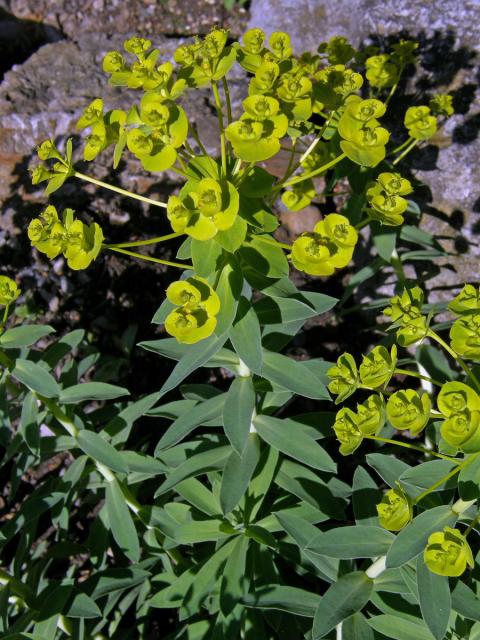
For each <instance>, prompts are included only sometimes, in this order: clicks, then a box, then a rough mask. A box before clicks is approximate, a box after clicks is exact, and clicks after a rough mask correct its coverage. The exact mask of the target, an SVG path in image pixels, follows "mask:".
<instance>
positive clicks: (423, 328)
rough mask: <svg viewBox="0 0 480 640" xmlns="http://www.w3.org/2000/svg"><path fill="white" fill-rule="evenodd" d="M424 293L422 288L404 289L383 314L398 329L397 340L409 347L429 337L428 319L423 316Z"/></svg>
mask: <svg viewBox="0 0 480 640" xmlns="http://www.w3.org/2000/svg"><path fill="white" fill-rule="evenodd" d="M422 304H423V291H422V290H421V289H420V287H412V288H411V289H404V290H403V292H402V294H401V295H400V296H393V298H391V299H390V306H389V307H387V308H386V309H384V311H383V313H384V314H385V315H386V316H390V318H391V319H392V322H393V323H394V326H396V327H397V340H398V343H399V344H400V345H402V346H409V345H411V344H415V343H416V342H419V341H420V340H423V338H425V336H426V335H427V331H428V323H427V319H426V318H425V317H424V316H423V315H422Z"/></svg>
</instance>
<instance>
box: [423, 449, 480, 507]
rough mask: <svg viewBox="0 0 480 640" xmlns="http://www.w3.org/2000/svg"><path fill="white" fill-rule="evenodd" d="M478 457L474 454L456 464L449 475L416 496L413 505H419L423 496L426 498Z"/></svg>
mask: <svg viewBox="0 0 480 640" xmlns="http://www.w3.org/2000/svg"><path fill="white" fill-rule="evenodd" d="M478 455H479V454H477V453H476V454H474V455H472V456H470V458H466V459H465V460H463V461H462V462H460V463H457V466H456V467H455V469H452V471H450V473H447V475H446V476H443V478H440V480H437V482H434V483H433V484H432V486H431V487H428V489H425V491H424V492H423V493H421V494H420V495H419V496H417V497H416V498H415V500H414V501H413V504H417V503H419V502H420V500H423V498H425V496H428V494H429V493H432V491H435V489H437V488H438V487H441V486H442V484H444V483H445V482H447V481H448V480H450V478H453V477H454V476H455V475H457V473H459V472H460V471H461V470H462V469H465V467H467V466H468V465H469V464H470V463H471V462H472V460H475V458H476V457H477V456H478ZM447 459H448V458H447Z"/></svg>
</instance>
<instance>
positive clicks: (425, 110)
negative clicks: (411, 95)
mask: <svg viewBox="0 0 480 640" xmlns="http://www.w3.org/2000/svg"><path fill="white" fill-rule="evenodd" d="M404 124H405V127H406V128H407V130H408V135H409V136H410V137H411V138H413V139H414V140H428V139H429V138H431V137H432V136H433V135H435V133H436V131H437V118H436V117H435V116H434V115H432V112H431V109H430V107H425V106H422V107H409V108H408V109H407V112H406V113H405V120H404Z"/></svg>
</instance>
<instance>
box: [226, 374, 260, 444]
mask: <svg viewBox="0 0 480 640" xmlns="http://www.w3.org/2000/svg"><path fill="white" fill-rule="evenodd" d="M254 411H255V389H254V386H253V380H252V378H251V377H250V376H245V377H243V376H239V377H237V378H235V380H234V381H233V382H232V384H231V385H230V389H229V390H228V393H227V397H226V399H225V405H224V407H223V428H224V430H225V435H226V436H227V438H228V439H229V440H230V443H231V445H232V447H233V448H234V449H235V451H236V452H237V453H238V454H240V455H241V454H242V452H243V450H244V448H245V445H246V443H247V438H248V434H249V432H250V427H251V424H252V417H253V413H254Z"/></svg>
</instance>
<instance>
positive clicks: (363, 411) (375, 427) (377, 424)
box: [357, 395, 385, 436]
mask: <svg viewBox="0 0 480 640" xmlns="http://www.w3.org/2000/svg"><path fill="white" fill-rule="evenodd" d="M384 424H385V404H384V402H383V398H382V397H381V396H379V395H372V396H369V397H368V398H367V399H366V400H365V402H363V403H362V404H357V427H358V428H359V429H360V431H361V432H362V433H363V435H365V436H373V435H376V434H377V433H380V431H381V430H382V428H383V425H384Z"/></svg>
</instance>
